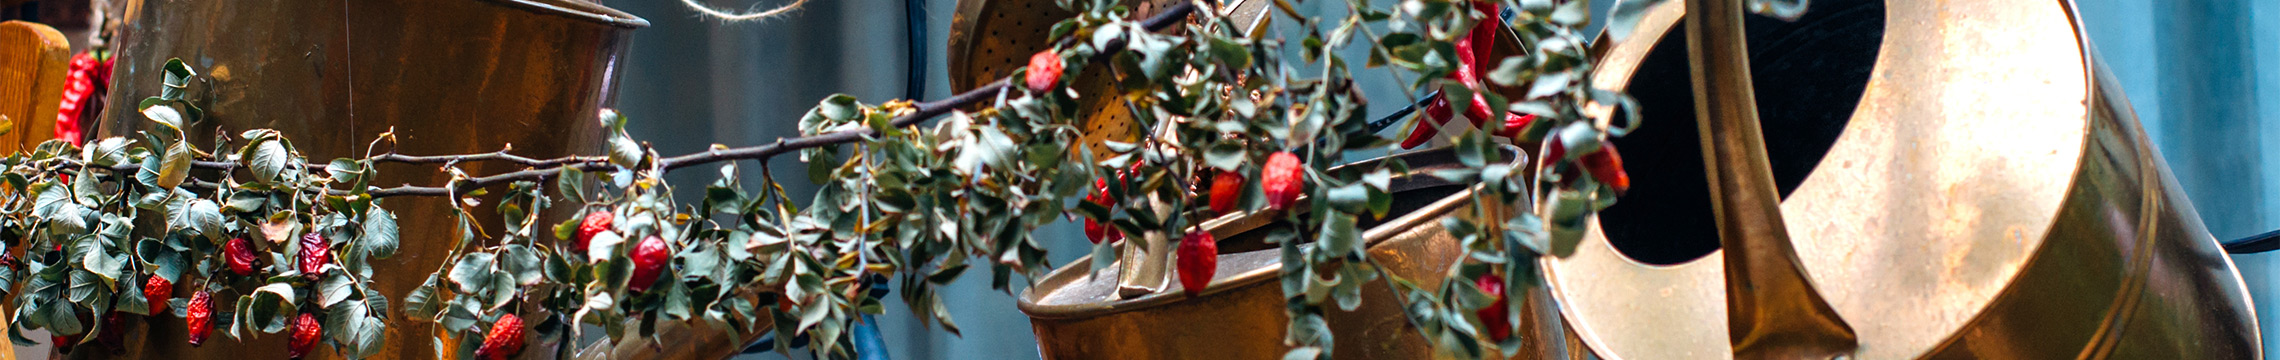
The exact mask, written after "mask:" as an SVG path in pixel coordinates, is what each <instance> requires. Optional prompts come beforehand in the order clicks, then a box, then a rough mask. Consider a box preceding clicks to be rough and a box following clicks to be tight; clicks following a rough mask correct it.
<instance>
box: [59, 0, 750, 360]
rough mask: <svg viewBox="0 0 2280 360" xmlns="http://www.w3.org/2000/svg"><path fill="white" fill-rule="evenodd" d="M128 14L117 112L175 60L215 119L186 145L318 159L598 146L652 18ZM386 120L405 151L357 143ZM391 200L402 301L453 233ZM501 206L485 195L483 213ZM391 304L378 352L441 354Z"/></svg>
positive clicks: (216, 5) (561, 0)
mask: <svg viewBox="0 0 2280 360" xmlns="http://www.w3.org/2000/svg"><path fill="white" fill-rule="evenodd" d="M121 8H122V9H124V11H121V12H120V15H121V16H123V17H124V18H123V19H121V23H122V24H123V25H122V26H121V27H120V29H119V30H118V35H117V38H115V39H114V40H113V44H114V46H116V49H117V50H118V53H119V60H118V65H117V67H116V69H115V70H114V71H115V72H114V73H113V77H112V79H114V80H113V81H115V83H114V84H113V86H112V88H111V92H110V95H109V96H110V98H111V99H114V101H113V104H134V103H135V101H136V100H138V99H141V98H143V97H148V96H152V95H154V94H156V93H157V92H158V91H159V88H160V85H159V82H160V80H161V79H160V76H159V74H160V70H159V68H160V67H161V66H162V65H163V64H164V63H165V62H166V60H167V59H168V58H182V59H183V60H184V61H185V62H187V63H189V64H190V65H191V66H192V67H194V68H195V69H196V70H198V72H199V74H200V76H199V78H198V80H197V81H194V82H193V84H192V85H191V86H190V88H189V95H190V96H191V97H192V98H193V99H194V101H196V102H197V103H198V104H199V105H200V106H202V107H204V108H205V110H206V114H207V116H208V120H207V121H206V122H205V123H204V124H203V125H202V126H198V127H196V128H194V129H192V130H191V131H190V134H191V135H190V138H191V140H192V141H191V142H192V144H195V146H198V147H200V148H201V149H202V150H212V149H206V147H211V146H213V145H212V144H213V143H212V140H211V139H213V134H216V133H217V132H221V133H228V134H233V135H234V134H236V133H237V132H239V131H244V130H248V129H253V128H274V129H277V130H280V131H283V132H284V133H285V134H286V135H287V136H290V137H291V138H292V139H293V140H294V145H295V146H297V147H298V148H299V149H300V150H301V151H302V152H303V153H304V154H305V155H307V156H308V157H309V159H310V160H312V161H317V162H322V161H326V160H328V159H332V158H334V157H359V156H363V155H364V154H366V153H367V152H370V151H379V152H385V151H389V150H391V149H401V151H403V152H405V153H409V154H415V155H434V154H454V153H474V152H487V151H497V150H500V149H503V148H506V147H508V146H510V145H511V146H512V147H513V149H514V152H515V153H516V154H519V155H527V156H532V157H552V156H560V155H567V154H573V153H578V154H593V153H598V152H599V151H598V150H599V148H598V144H599V139H600V134H601V132H600V125H599V124H598V122H597V121H596V116H597V112H598V110H599V109H601V108H603V107H607V106H610V104H611V102H612V101H613V100H612V99H614V98H615V94H614V87H615V86H614V84H615V82H616V81H617V75H616V73H615V72H616V70H617V69H619V67H621V66H622V62H623V61H624V60H623V58H624V54H625V49H626V46H627V45H628V44H629V43H628V41H630V35H631V31H632V30H633V29H635V28H639V27H643V26H647V24H648V23H647V21H645V20H642V19H640V18H638V17H634V16H631V15H627V14H624V13H621V12H618V11H616V10H611V9H609V8H606V7H602V6H599V5H594V4H591V3H589V2H585V1H577V0H317V1H310V0H275V1H271V0H253V1H170V0H147V1H145V0H128V1H126V5H124V6H122V7H121ZM133 110H134V109H133V107H132V106H113V107H111V108H109V109H107V110H106V114H105V115H104V117H103V119H104V121H102V122H100V125H99V126H100V129H98V130H96V131H99V132H100V133H101V134H104V135H106V136H108V135H131V134H133V131H135V130H143V129H151V128H152V126H151V125H148V124H149V121H147V120H144V119H142V117H141V116H140V115H139V114H136V113H135V112H134V111H133ZM390 128H393V129H395V133H396V135H397V139H399V140H400V144H399V145H396V146H394V147H389V146H388V145H385V144H383V145H382V148H381V149H377V150H375V149H367V148H366V144H368V143H369V142H371V141H372V140H373V139H374V138H375V137H377V136H378V135H379V134H381V133H382V132H385V131H388V130H389V129H390ZM458 166H459V167H460V168H462V169H465V170H466V171H468V172H470V173H499V172H505V171H512V170H516V167H515V166H513V165H510V164H503V163H468V164H459V165H458ZM381 171H382V174H383V175H382V177H381V178H380V179H377V180H376V181H373V185H375V186H394V185H399V184H405V183H414V184H422V185H433V184H442V183H443V182H444V181H445V180H446V179H447V178H448V175H447V174H445V173H443V172H441V171H439V170H438V168H437V167H436V166H434V165H402V164H385V165H382V170H381ZM385 202H386V205H387V206H388V208H389V209H391V210H394V211H396V214H397V216H398V221H399V222H400V225H401V227H402V230H401V231H402V232H401V236H402V238H403V239H404V240H403V244H402V249H400V252H399V254H398V255H396V256H395V257H393V258H390V259H388V260H384V261H376V262H375V265H376V267H377V269H375V270H376V271H377V272H378V274H377V275H376V276H374V278H376V279H380V280H378V282H377V286H378V288H379V290H380V292H381V293H382V294H385V295H386V296H388V298H389V299H390V300H401V299H402V298H403V296H404V294H407V293H409V292H410V291H411V290H412V288H413V287H414V286H415V285H418V281H419V279H422V278H424V277H425V275H426V274H428V273H429V272H431V271H434V270H435V269H436V268H437V266H438V265H439V263H440V262H441V261H443V256H444V254H446V253H447V251H448V250H449V247H450V246H451V244H452V243H453V242H452V241H451V240H450V239H454V238H455V237H456V236H457V234H456V225H454V224H453V223H452V221H453V220H451V219H452V218H453V217H452V216H451V215H449V209H450V208H449V207H448V206H450V205H449V203H448V202H447V200H446V199H443V198H391V199H387V200H385ZM496 203H497V198H496V197H493V198H490V199H488V200H487V201H485V203H484V206H486V207H488V206H491V205H492V204H496ZM559 205H560V204H558V206H559ZM567 208H568V207H558V208H556V209H555V210H557V211H559V210H564V209H567ZM477 213H479V214H489V212H488V211H479V212H477ZM489 216H496V215H489ZM557 216H558V217H556V218H560V217H561V216H567V215H562V214H558V215H557ZM486 223H487V224H488V225H486V226H485V227H486V228H487V229H488V230H490V231H491V233H492V234H497V232H498V231H500V227H499V225H498V224H499V223H498V222H497V220H496V219H495V218H494V219H489V220H487V221H486ZM176 293H177V294H187V293H188V292H187V291H180V290H178V291H177V292H176ZM401 309H402V307H401V306H400V304H399V306H396V307H395V308H393V309H391V312H390V314H389V316H390V319H389V321H388V324H387V325H388V327H387V328H388V330H389V331H388V337H387V344H388V348H387V349H384V350H381V352H380V353H381V354H382V355H381V357H383V358H407V359H417V358H433V357H437V355H436V354H434V353H433V351H434V349H435V346H432V345H431V341H430V340H429V337H431V336H433V335H435V334H436V332H435V331H434V328H433V327H432V326H430V325H429V324H428V323H425V322H418V321H411V320H406V319H404V317H403V314H402V312H401ZM538 322H540V321H538V319H533V320H532V321H531V323H533V324H536V323H538ZM144 324H147V326H140V327H137V328H136V329H135V330H133V332H130V333H129V334H128V336H127V338H128V339H131V340H130V341H129V343H130V344H129V346H128V349H126V350H125V352H124V353H123V354H124V355H125V356H127V357H137V358H181V359H217V358H231V357H240V358H242V357H246V356H253V357H256V358H282V357H283V354H284V349H285V338H286V337H285V336H280V335H264V336H260V337H258V338H257V339H246V340H243V341H233V340H229V339H227V338H223V337H222V336H221V335H219V334H218V333H217V334H216V335H214V337H216V338H220V339H219V340H212V341H208V342H207V344H205V347H203V348H192V347H190V346H188V345H187V344H185V343H184V341H183V339H184V334H183V325H182V322H181V320H180V319H175V318H172V317H160V318H158V319H155V320H151V321H149V322H147V323H144ZM532 341H533V343H532V345H531V347H530V348H531V349H533V350H534V351H533V352H536V353H549V352H547V351H545V350H546V349H551V348H552V343H549V342H547V341H549V340H548V339H537V338H535V337H534V338H533V339H532ZM708 350H718V351H720V352H722V353H723V354H725V353H726V352H729V351H734V350H735V349H734V347H724V348H711V349H708ZM317 353H319V354H321V355H317V356H320V357H322V356H332V355H331V354H332V352H331V351H323V350H320V351H317ZM81 354H84V353H81ZM547 355H550V354H540V356H547ZM715 357H716V358H717V356H715Z"/></svg>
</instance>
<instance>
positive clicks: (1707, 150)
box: [1685, 0, 1859, 359]
mask: <svg viewBox="0 0 2280 360" xmlns="http://www.w3.org/2000/svg"><path fill="white" fill-rule="evenodd" d="M1685 3H1686V11H1687V14H1688V15H1689V16H1687V17H1686V44H1687V50H1688V51H1687V54H1688V58H1689V61H1690V62H1692V63H1693V66H1692V68H1693V75H1694V76H1693V78H1694V81H1693V85H1694V86H1693V88H1694V109H1695V111H1694V114H1695V119H1696V120H1697V122H1696V123H1697V124H1699V129H1700V134H1701V136H1702V154H1703V155H1702V161H1703V163H1704V164H1705V166H1704V167H1705V168H1706V169H1708V173H1707V175H1708V177H1707V180H1708V181H1707V182H1709V183H1710V189H1709V190H1710V199H1711V200H1710V204H1711V206H1713V208H1712V213H1713V214H1715V216H1717V219H1718V239H1719V244H1722V245H1723V246H1724V248H1725V249H1728V250H1729V251H1726V252H1725V258H1726V324H1727V325H1726V328H1727V330H1728V331H1729V332H1730V333H1729V334H1727V337H1728V338H1729V341H1730V342H1731V343H1732V344H1733V347H1734V357H1735V358H1740V359H1828V358H1832V357H1838V356H1844V355H1849V354H1851V353H1852V351H1853V349H1854V348H1855V347H1858V346H1859V345H1857V342H1856V341H1855V340H1854V336H1853V330H1852V325H1848V324H1845V320H1844V318H1841V317H1839V316H1837V314H1836V312H1835V311H1833V310H1829V304H1828V302H1826V301H1823V300H1821V294H1820V293H1818V292H1817V291H1815V290H1814V286H1813V282H1812V279H1808V278H1806V277H1805V273H1804V269H1800V268H1798V264H1797V251H1795V250H1793V249H1792V247H1791V246H1790V245H1789V229H1788V228H1787V227H1786V226H1783V225H1782V217H1781V196H1780V195H1779V194H1778V193H1777V192H1775V190H1774V184H1773V165H1771V164H1770V160H1768V159H1767V158H1766V155H1765V140H1763V139H1761V137H1763V134H1764V131H1763V130H1760V129H1759V127H1758V111H1757V97H1756V96H1755V95H1754V94H1755V93H1754V91H1755V87H1753V86H1752V85H1751V83H1750V57H1749V53H1750V52H1749V46H1748V45H1749V44H1748V43H1747V42H1746V41H1745V39H1744V38H1743V36H1742V1H1741V0H1688V1H1686V2H1685Z"/></svg>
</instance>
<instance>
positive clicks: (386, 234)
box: [357, 202, 398, 259]
mask: <svg viewBox="0 0 2280 360" xmlns="http://www.w3.org/2000/svg"><path fill="white" fill-rule="evenodd" d="M372 205H373V206H372V208H371V209H369V210H365V211H364V232H363V235H362V236H360V237H358V238H357V239H358V240H360V241H362V242H363V243H364V251H366V252H367V253H370V254H372V256H374V257H378V258H382V259H386V258H388V257H390V256H395V255H396V247H397V244H398V241H397V228H396V214H391V213H389V212H388V210H387V209H382V208H380V206H379V205H380V204H379V203H377V202H375V203H373V204H372Z"/></svg>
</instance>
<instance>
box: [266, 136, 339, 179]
mask: <svg viewBox="0 0 2280 360" xmlns="http://www.w3.org/2000/svg"><path fill="white" fill-rule="evenodd" d="M291 158H292V156H291V154H287V153H286V152H285V145H284V143H282V142H280V141H277V140H269V141H262V142H260V143H259V144H255V145H254V146H253V156H250V157H246V158H245V166H246V168H248V169H253V178H254V180H255V181H260V182H262V183H275V182H276V181H277V180H278V177H277V176H278V174H279V173H282V172H284V171H285V165H286V161H287V160H289V159H291ZM328 169H329V167H328Z"/></svg>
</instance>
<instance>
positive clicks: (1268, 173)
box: [1259, 152, 1306, 211]
mask: <svg viewBox="0 0 2280 360" xmlns="http://www.w3.org/2000/svg"><path fill="white" fill-rule="evenodd" d="M1301 166H1302V165H1300V164H1299V161H1298V155H1297V154H1291V153H1288V152H1278V153H1275V154H1274V155H1269V156H1267V164H1266V166H1264V168H1265V169H1261V170H1260V174H1259V190H1261V191H1262V192H1264V193H1266V196H1267V208H1268V209H1274V210H1278V211H1279V210H1282V209H1287V208H1290V205H1291V204H1292V203H1296V202H1298V195H1299V193H1301V192H1303V191H1304V190H1305V189H1306V169H1303V168H1301Z"/></svg>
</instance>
